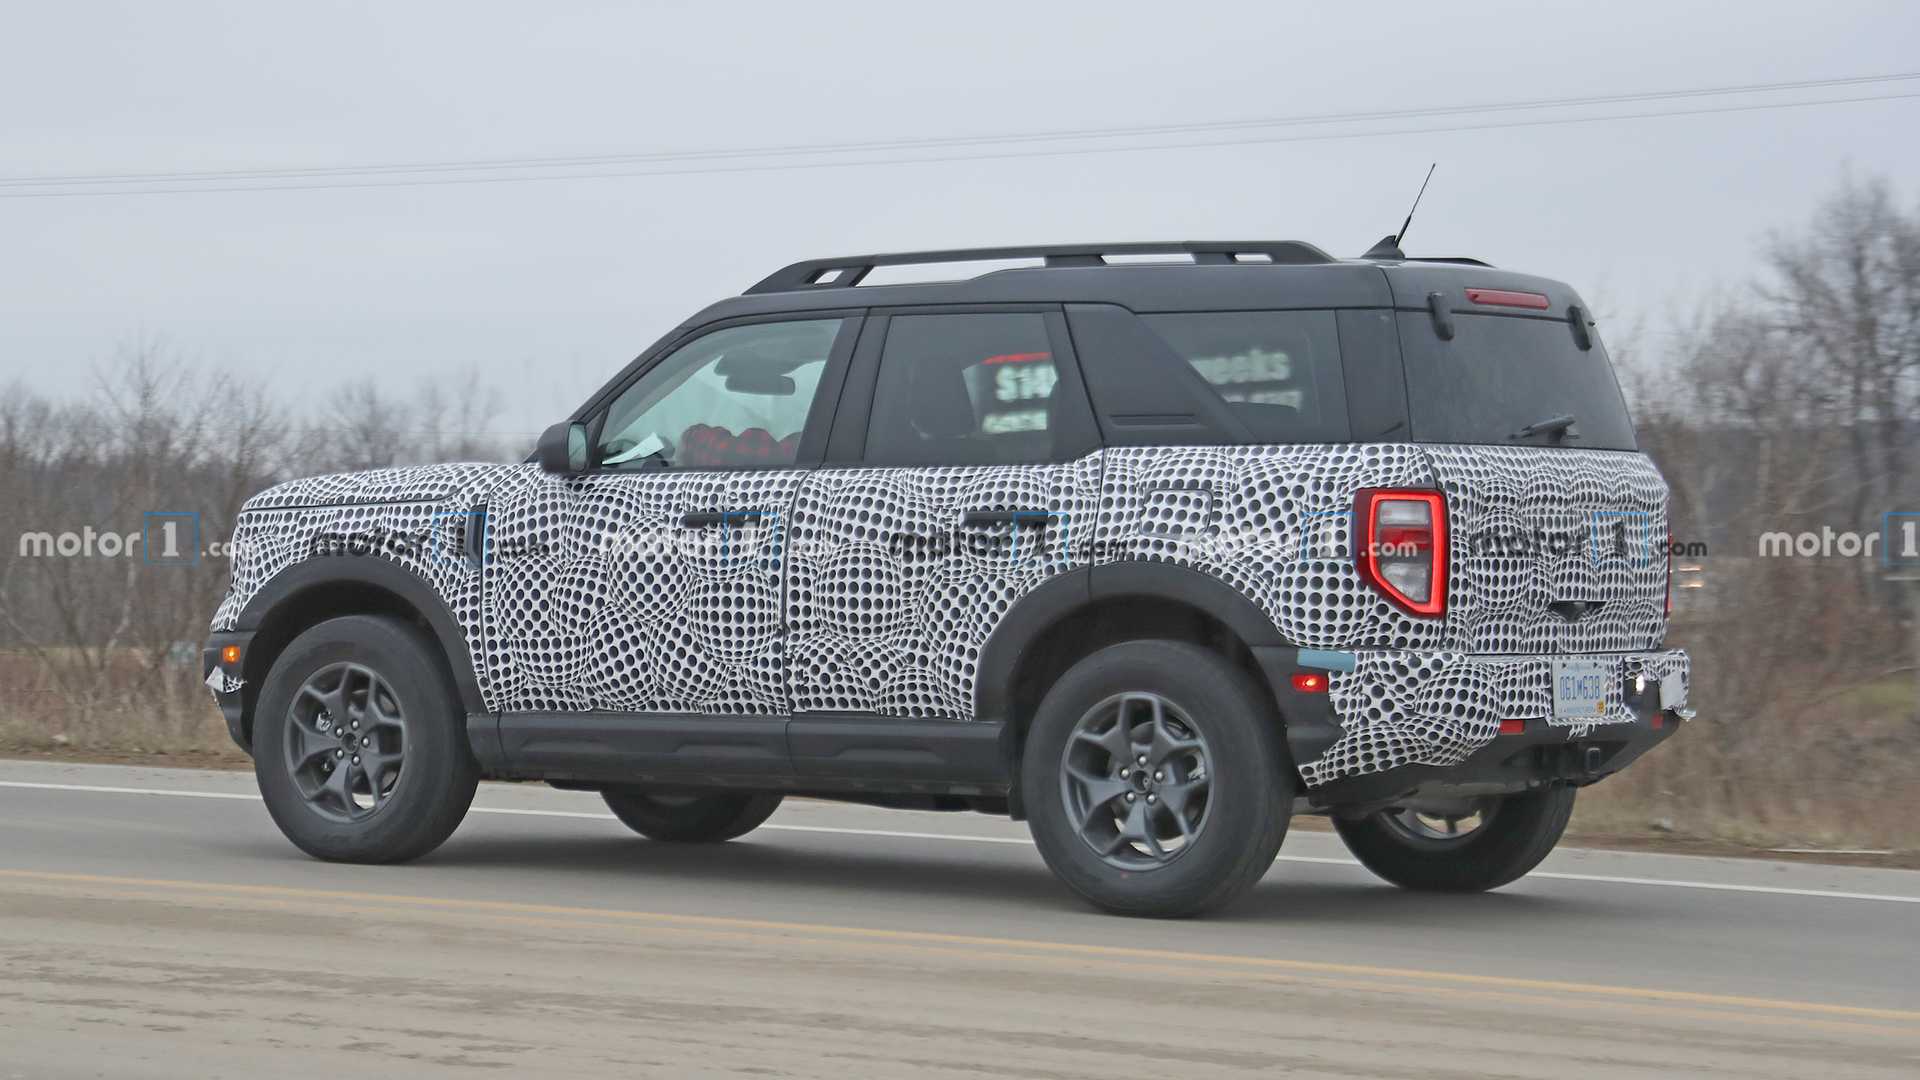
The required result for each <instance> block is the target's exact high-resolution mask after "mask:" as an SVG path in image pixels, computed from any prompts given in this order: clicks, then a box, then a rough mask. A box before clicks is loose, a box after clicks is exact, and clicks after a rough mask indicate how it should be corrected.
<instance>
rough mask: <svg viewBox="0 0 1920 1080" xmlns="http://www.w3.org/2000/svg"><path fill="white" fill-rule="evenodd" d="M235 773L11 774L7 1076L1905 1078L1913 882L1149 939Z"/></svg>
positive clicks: (1022, 899)
mask: <svg viewBox="0 0 1920 1080" xmlns="http://www.w3.org/2000/svg"><path fill="white" fill-rule="evenodd" d="M251 781H252V778H251V777H250V776H247V775H245V774H234V773H214V772H190V771H180V770H157V769H134V768H122V767H115V766H87V765H54V764H45V763H29V762H0V820H3V821H4V828H0V1078H5V1077H14V1076H20V1077H36V1078H37V1077H83V1076H85V1077H92V1076H112V1077H193V1078H202V1077H220V1076H235V1077H249V1078H252V1077H259V1076H288V1077H292V1076H325V1077H331V1078H334V1080H339V1078H342V1077H348V1076H357V1077H408V1078H413V1077H440V1076H456V1075H458V1076H469V1075H472V1076H479V1075H487V1074H490V1073H504V1072H506V1071H507V1070H517V1071H518V1072H520V1073H521V1074H526V1075H556V1076H558V1075H565V1076H569V1077H583V1076H600V1075H618V1076H622V1077H645V1076H660V1077H704V1076H739V1075H756V1076H795V1077H833V1078H848V1077H886V1078H895V1077H976V1078H977V1077H982V1076H985V1077H1016V1078H1051V1077H1099V1078H1102V1080H1113V1078H1118V1077H1136V1076H1146V1077H1154V1078H1187V1077H1194V1078H1199V1077H1207V1078H1213V1077H1229V1076H1241V1075H1306V1076H1365V1077H1402V1076H1404V1077H1485V1076H1576V1077H1583V1078H1584V1077H1604V1076H1614V1075H1643V1076H1645V1075H1656V1076H1674V1075H1713V1074H1718V1075H1725V1076H1738V1077H1752V1076H1790V1077H1796V1078H1803V1077H1806V1076H1810V1075H1813V1076H1819V1077H1821V1078H1822V1080H1827V1078H1833V1077H1844V1076H1855V1075H1860V1076H1902V1077H1912V1076H1915V1075H1920V873H1916V872H1909V871H1895V870H1873V869H1860V868H1848V867H1827V866H1811V865H1805V864H1785V863H1768V862H1759V861H1748V860H1734V859H1725V860H1720V859H1700V858H1686V857H1676V856H1665V855H1648V854H1624V853H1616V852H1597V851H1578V850H1569V851H1562V852H1559V853H1556V854H1555V855H1554V857H1553V858H1552V859H1550V860H1549V861H1548V863H1547V864H1546V866H1545V867H1544V868H1543V870H1544V872H1540V873H1536V874H1535V875H1534V876H1532V877H1530V878H1528V879H1526V880H1524V881H1521V882H1519V883H1517V884H1515V885H1513V886H1509V887H1508V888H1506V889H1503V890H1501V891H1499V892H1497V893H1492V894H1488V895H1484V896H1472V897H1433V896H1419V895H1414V894H1409V893H1403V892H1400V891H1398V890H1395V889H1393V888H1391V887H1388V886H1386V885H1383V884H1381V883H1378V882H1377V881H1375V880H1374V879H1373V878H1371V877H1370V876H1369V875H1368V874H1367V873H1366V872H1365V871H1364V870H1362V869H1360V868H1359V867H1358V866H1356V865H1354V864H1353V863H1351V862H1350V861H1349V860H1348V859H1347V858H1346V857H1345V853H1344V852H1343V851H1342V850H1341V849H1340V847H1339V844H1338V842H1337V841H1336V840H1335V839H1333V838H1332V837H1330V836H1327V835H1325V834H1318V833H1309V832H1296V833H1295V834H1294V835H1293V836H1292V837H1290V838H1289V839H1288V842H1287V846H1286V849H1285V852H1284V854H1283V855H1282V860H1281V862H1279V863H1278V864H1276V866H1275V867H1274V870H1273V872H1272V873H1271V874H1269V875H1268V877H1267V879H1266V881H1265V882H1264V883H1263V884H1262V885H1261V887H1260V888H1259V889H1257V890H1255V892H1254V893H1253V895H1252V896H1251V897H1250V899H1249V900H1248V901H1247V902H1244V903H1242V904H1241V905H1240V906H1238V907H1236V908H1234V909H1233V910H1231V911H1230V912H1228V913H1226V914H1224V915H1222V916H1217V917H1214V918H1210V919H1206V920H1201V921H1190V922H1151V921H1141V920H1128V919H1119V918H1113V917H1109V916H1104V915H1099V914H1095V913H1093V912H1091V911H1089V910H1087V909H1085V908H1083V907H1082V906H1081V905H1080V904H1079V903H1078V902H1077V901H1076V900H1075V899H1074V898H1073V897H1072V896H1071V895H1070V894H1068V893H1066V892H1065V891H1064V890H1063V889H1062V888H1061V887H1059V886H1058V885H1056V884H1055V882H1054V881H1053V880H1052V878H1051V877H1050V876H1049V875H1048V873H1047V871H1046V868H1045V867H1044V866H1043V865H1042V864H1041V862H1040V859H1039V857H1038V856H1037V855H1036V854H1035V853H1034V851H1033V849H1032V847H1031V846H1030V845H1029V844H1028V843H1027V842H1026V839H1025V830H1024V827H1022V826H1019V825H1015V824H1013V823H1010V822H1006V821H1000V820H996V819H992V818H985V817H979V816H973V815H943V814H914V813H902V812H894V811H882V810H867V809H860V808H851V807H842V806H837V805H832V804H826V803H815V802H805V801H789V803H788V804H787V805H786V806H785V807H783V808H782V809H781V811H780V813H779V814H778V815H776V816H775V817H774V819H773V821H772V822H771V823H770V824H769V825H768V826H767V827H765V828H763V829H762V830H761V831H759V832H756V833H753V834H751V835H750V836H748V837H746V838H745V839H743V840H740V841H736V842H734V843H731V844H727V845H724V846H721V847H717V848H677V847H672V846H666V845H659V844H651V843H648V842H647V841H645V840H642V839H640V838H638V837H635V836H633V835H631V834H629V833H627V832H626V831H625V830H624V828H623V827H621V826H620V825H619V823H618V822H616V821H614V820H613V819H612V818H611V817H610V816H607V815H606V814H605V813H604V812H603V810H602V808H601V806H600V804H599V802H598V800H597V799H595V798H594V797H592V796H589V795H580V794H569V793H563V792H556V791H551V790H548V789H546V788H544V787H536V786H532V785H518V786H510V785H488V786H487V787H485V788H483V789H482V791H481V795H480V798H479V801H478V802H477V804H476V810H477V811H478V812H476V813H473V814H472V815H470V816H469V817H468V819H467V821H466V824H465V825H463V826H462V827H461V829H460V831H459V832H458V833H457V834H456V835H455V836H454V838H453V839H452V840H451V841H450V842H449V843H448V844H447V845H446V846H445V847H443V848H442V849H441V850H440V851H439V852H437V853H435V854H434V855H432V856H430V857H429V858H427V859H425V860H422V861H421V862H419V863H416V864H413V865H411V866H403V867H351V866H331V865H326V864H323V863H318V862H314V861H312V860H309V859H307V858H306V857H304V856H302V855H301V854H300V853H299V852H297V851H296V850H294V849H293V848H292V847H291V846H290V845H288V844H287V843H286V842H285V841H284V840H282V839H281V837H280V835H279V834H278V833H277V832H276V831H275V830H274V828H273V825H272V823H271V822H269V821H268V819H267V815H266V812H265V810H264V809H263V808H262V807H261V806H260V805H259V803H258V802H257V801H256V800H254V799H253V798H252V782H251ZM108 789H122V790H108ZM162 792H169V793H192V794H163V793H162Z"/></svg>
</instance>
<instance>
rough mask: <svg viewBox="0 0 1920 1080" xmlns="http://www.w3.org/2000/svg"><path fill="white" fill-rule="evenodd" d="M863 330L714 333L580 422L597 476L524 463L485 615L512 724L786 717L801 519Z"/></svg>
mask: <svg viewBox="0 0 1920 1080" xmlns="http://www.w3.org/2000/svg"><path fill="white" fill-rule="evenodd" d="M859 323H860V320H859V319H858V318H854V317H807V318H795V317H789V318H786V319H782V320H779V321H756V322H747V323H741V324H737V325H730V326H725V327H721V328H719V329H714V330H710V331H707V332H703V333H697V334H695V335H694V336H692V337H691V338H689V339H687V340H685V341H683V342H681V343H679V344H678V345H677V346H675V347H673V348H671V349H669V350H668V351H666V352H665V353H664V354H663V355H662V356H661V357H660V358H659V359H658V360H657V361H655V362H653V363H651V364H648V365H645V366H644V367H643V368H642V370H641V371H640V372H639V373H638V374H637V375H636V376H635V377H634V378H633V380H632V382H631V383H630V384H628V385H627V386H625V387H624V388H622V389H619V390H618V391H617V392H616V393H613V394H611V395H607V396H605V397H604V399H603V403H602V404H601V405H599V406H597V407H595V408H594V409H593V410H592V411H591V412H590V413H589V414H588V415H586V416H583V417H581V418H580V419H583V420H585V421H586V422H587V424H588V430H589V432H590V433H591V443H592V456H591V460H592V462H593V468H592V469H591V470H590V471H589V472H588V473H586V474H585V475H582V476H573V477H567V476H555V475H552V474H548V473H545V472H542V471H540V469H539V467H538V466H535V465H527V466H523V467H522V468H521V469H520V470H517V471H516V472H515V474H514V476H513V477H512V478H511V479H510V480H509V481H508V482H507V483H504V484H502V485H501V486H500V488H499V489H497V490H496V491H495V492H494V494H493V495H492V496H491V499H490V505H489V506H488V509H487V558H486V566H485V571H484V586H483V599H482V611H481V613H480V617H481V620H482V636H483V638H484V640H485V647H484V650H483V656H482V658H481V659H482V665H481V666H482V667H483V668H484V670H485V673H486V680H487V686H486V690H487V696H488V702H489V704H490V705H491V706H492V707H493V708H494V709H495V710H497V711H501V712H564V711H579V710H589V709H594V710H610V711H617V712H626V713H681V714H685V713H695V714H721V713H728V714H741V715H762V716H778V715H784V714H785V713H786V712H787V711H788V709H789V705H788V695H787V690H786V684H785V673H784V664H783V660H782V657H783V655H784V654H783V649H784V641H783V638H784V629H783V626H782V623H781V612H780V602H781V589H782V583H783V577H784V573H785V567H784V558H785V547H786V534H787V525H788V522H787V520H786V519H787V515H788V513H789V511H790V509H791V507H792V505H793V500H794V495H795V493H796V492H797V490H798V489H799V486H800V482H801V480H802V478H803V477H804V476H805V475H806V472H807V470H808V468H809V467H810V464H811V463H812V462H813V461H817V460H818V458H819V451H818V447H819V446H820V445H824V441H825V430H824V429H825V424H826V421H827V419H828V418H829V417H830V415H831V411H832V410H831V402H826V403H825V404H824V407H823V405H822V399H824V398H828V397H832V396H833V394H832V393H831V391H829V392H828V393H825V394H823V393H821V392H820V391H821V388H822V386H823V385H832V384H835V383H837V381H838V377H837V373H838V369H839V368H840V367H841V366H843V365H844V364H845V358H846V355H847V354H848V353H849V352H850V351H851V348H852V341H853V339H854V337H855V336H856V335H857V333H858V328H859ZM823 376H827V377H826V378H823ZM810 433H811V434H810ZM810 459H811V460H810Z"/></svg>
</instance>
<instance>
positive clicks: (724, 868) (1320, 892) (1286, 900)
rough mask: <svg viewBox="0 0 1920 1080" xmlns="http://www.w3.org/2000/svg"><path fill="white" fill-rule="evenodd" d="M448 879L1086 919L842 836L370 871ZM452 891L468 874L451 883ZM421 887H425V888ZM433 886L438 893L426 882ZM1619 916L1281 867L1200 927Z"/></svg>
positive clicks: (1022, 860) (456, 850)
mask: <svg viewBox="0 0 1920 1080" xmlns="http://www.w3.org/2000/svg"><path fill="white" fill-rule="evenodd" d="M448 871H476V872H479V871H485V872H487V873H492V872H496V871H520V872H523V873H526V874H530V875H533V876H535V878H536V879H537V880H538V882H539V883H540V890H541V894H542V896H543V897H545V898H548V899H551V898H553V897H557V896H565V895H567V894H570V893H575V892H578V893H580V894H582V895H583V896H592V897H595V898H597V899H596V902H604V898H605V896H606V891H607V889H608V888H610V887H611V888H618V889H625V888H630V887H633V886H636V885H643V886H645V887H646V888H647V891H649V892H654V891H655V890H663V891H666V892H686V893H689V894H694V895H700V894H706V893H714V894H717V895H723V896H752V895H753V894H754V893H755V891H756V890H758V891H760V892H762V893H763V894H764V893H767V892H769V891H771V890H778V892H779V893H780V894H781V897H782V904H783V906H786V907H790V908H792V909H794V910H799V909H805V908H811V909H814V910H831V909H832V908H833V907H834V905H835V901H836V900H844V899H845V897H846V896H847V893H848V891H849V890H857V891H858V893H859V894H860V897H861V899H862V900H863V902H868V903H877V904H880V905H893V904H898V905H899V906H900V907H901V908H904V909H912V908H915V907H919V906H924V905H926V904H928V903H929V902H930V901H937V902H939V903H942V904H945V905H949V906H952V905H958V906H959V907H963V908H964V907H971V906H979V907H981V908H982V909H986V908H995V909H1001V910H1002V911H1004V909H1005V908H1006V907H1008V906H1014V907H1021V908H1025V909H1027V910H1029V911H1034V912H1043V911H1045V912H1072V913H1081V914H1092V911H1091V909H1090V908H1089V907H1088V906H1087V905H1086V904H1084V903H1083V902H1082V901H1080V899H1079V898H1077V897H1076V896H1074V895H1073V894H1072V893H1071V892H1069V891H1068V890H1067V888H1066V887H1065V886H1064V885H1062V884H1061V883H1060V882H1059V881H1058V880H1056V879H1055V878H1054V876H1053V875H1052V873H1051V872H1050V871H1048V869H1047V868H1046V866H1045V865H1044V864H1043V863H1042V862H1041V861H1040V858H1039V856H1038V854H1037V853H1035V852H1034V851H1032V850H1031V849H1028V848H1023V847H1018V846H1012V845H1007V846H999V845H996V846H993V847H990V848H987V847H982V848H973V847H971V846H970V845H960V844H951V845H949V844H942V845H939V847H938V850H933V849H930V848H929V847H928V846H927V845H924V844H922V845H919V846H912V845H904V844H901V843H899V842H897V841H895V842H891V843H886V844H884V845H883V844H872V845H870V846H863V847H853V846H850V845H849V844H848V843H847V838H844V837H837V838H832V839H827V838H816V837H809V836H800V835H796V834H782V833H766V834H759V835H757V836H750V837H746V838H743V839H740V840H735V841H732V842H729V843H724V844H664V843H656V842H653V841H649V840H645V839H643V838H640V837H637V836H585V835H583V836H558V837H557V836H554V835H552V834H547V835H542V836H500V835H488V834H481V835H468V836H465V837H461V836H456V837H455V838H454V839H453V840H452V841H451V842H449V843H448V844H447V845H446V846H445V847H443V848H441V849H440V850H439V851H436V852H435V853H433V854H432V855H429V856H427V857H426V858H424V859H422V860H420V861H419V862H417V863H414V864H410V865H408V866H402V867H391V868H380V869H379V870H378V871H377V872H378V873H381V874H388V873H393V874H397V875H404V876H407V877H413V876H415V875H420V876H421V877H422V878H423V879H424V878H427V877H442V876H444V875H445V874H446V872H448ZM460 877H461V879H462V881H463V883H466V882H471V881H472V880H473V875H472V874H467V873H461V874H460ZM421 884H422V885H424V884H426V882H425V881H424V880H423V881H422V883H421ZM436 884H441V883H436ZM1630 915H1631V908H1628V907H1623V906H1622V905H1620V904H1618V903H1607V902H1604V901H1601V900H1597V899H1594V898H1590V897H1582V896H1567V895H1546V894H1543V893H1541V892H1538V891H1527V890H1525V889H1524V888H1521V889H1518V890H1516V889H1514V888H1511V887H1510V888H1509V889H1508V890H1505V891H1496V892H1492V893H1485V894H1469V895H1456V894H1445V893H1415V892H1408V891H1406V890H1403V889H1399V888H1395V887H1393V886H1391V885H1388V884H1386V883H1384V882H1380V881H1377V880H1375V879H1373V878H1371V877H1369V876H1367V875H1365V874H1363V873H1362V872H1361V871H1359V870H1357V869H1354V868H1349V867H1323V866H1308V865H1302V864H1296V863H1284V862H1283V863H1279V864H1276V866H1275V867H1274V869H1273V870H1272V871H1270V872H1269V873H1268V874H1267V876H1266V878H1265V879H1264V880H1262V882H1261V883H1260V885H1259V886H1258V887H1256V888H1255V889H1254V890H1253V891H1252V892H1251V893H1250V894H1248V895H1247V896H1246V897H1244V898H1242V899H1241V900H1240V901H1239V902H1237V903H1236V904H1234V905H1232V906H1231V907H1230V908H1228V909H1227V910H1225V911H1222V912H1219V913H1217V914H1215V915H1213V916H1210V917H1208V918H1207V919H1206V920H1205V921H1206V922H1208V923H1212V922H1225V923H1232V924H1235V925H1242V924H1248V923H1257V924H1266V925H1306V924H1316V925H1339V924H1343V923H1346V924H1376V925H1378V924H1391V925H1393V926H1394V927H1395V928H1396V931H1407V930H1418V929H1421V928H1426V929H1432V930H1435V931H1446V932H1448V933H1451V934H1461V933H1465V934H1472V935H1487V936H1489V937H1493V936H1495V935H1510V934H1512V933H1513V932H1514V931H1515V930H1518V929H1524V928H1525V927H1527V926H1528V925H1529V924H1531V923H1534V922H1538V923H1540V924H1541V925H1542V926H1548V925H1551V926H1555V927H1559V928H1561V929H1564V928H1565V926H1566V920H1568V919H1569V918H1576V919H1591V920H1596V921H1601V922H1604V921H1608V920H1610V919H1611V918H1613V917H1616V916H1630Z"/></svg>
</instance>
